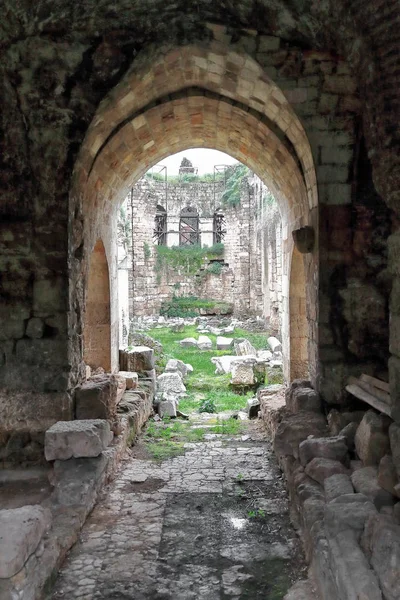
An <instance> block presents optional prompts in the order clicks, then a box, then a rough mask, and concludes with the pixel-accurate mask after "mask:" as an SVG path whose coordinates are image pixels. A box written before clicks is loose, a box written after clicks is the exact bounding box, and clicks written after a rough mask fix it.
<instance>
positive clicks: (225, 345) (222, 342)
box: [217, 336, 233, 350]
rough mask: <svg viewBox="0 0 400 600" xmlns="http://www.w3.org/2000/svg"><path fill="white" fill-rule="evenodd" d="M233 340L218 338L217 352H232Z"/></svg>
mask: <svg viewBox="0 0 400 600" xmlns="http://www.w3.org/2000/svg"><path fill="white" fill-rule="evenodd" d="M232 344H233V338H227V337H222V336H218V337H217V350H230V349H231V348H232Z"/></svg>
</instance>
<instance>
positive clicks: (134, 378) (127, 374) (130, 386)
mask: <svg viewBox="0 0 400 600" xmlns="http://www.w3.org/2000/svg"><path fill="white" fill-rule="evenodd" d="M118 375H119V376H120V377H123V378H124V379H125V383H126V389H127V390H135V389H136V388H137V386H138V380H139V378H138V374H137V373H134V372H133V371H119V373H118Z"/></svg>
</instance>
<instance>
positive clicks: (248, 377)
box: [231, 361, 255, 386]
mask: <svg viewBox="0 0 400 600" xmlns="http://www.w3.org/2000/svg"><path fill="white" fill-rule="evenodd" d="M254 384H255V379H254V369H253V365H252V364H251V363H247V362H243V361H240V362H234V363H233V364H232V379H231V385H235V386H247V385H254Z"/></svg>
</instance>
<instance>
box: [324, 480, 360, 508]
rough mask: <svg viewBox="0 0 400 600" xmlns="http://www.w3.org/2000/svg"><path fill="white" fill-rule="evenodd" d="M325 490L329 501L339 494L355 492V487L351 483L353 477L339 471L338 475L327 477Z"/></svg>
mask: <svg viewBox="0 0 400 600" xmlns="http://www.w3.org/2000/svg"><path fill="white" fill-rule="evenodd" d="M324 490H325V498H326V501H327V502H330V501H331V500H333V499H334V498H337V497H338V496H343V495H345V494H353V493H354V488H353V484H352V483H351V479H350V477H349V476H348V475H345V474H344V473H338V474H337V475H332V476H331V477H327V478H326V479H325V480H324Z"/></svg>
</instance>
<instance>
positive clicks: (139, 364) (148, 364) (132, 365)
mask: <svg viewBox="0 0 400 600" xmlns="http://www.w3.org/2000/svg"><path fill="white" fill-rule="evenodd" d="M124 354H125V362H126V367H125V369H124V370H126V371H134V372H135V373H142V372H143V371H151V370H152V369H154V366H155V362H154V350H153V348H149V347H148V346H133V347H132V348H130V349H129V350H125V351H124Z"/></svg>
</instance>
